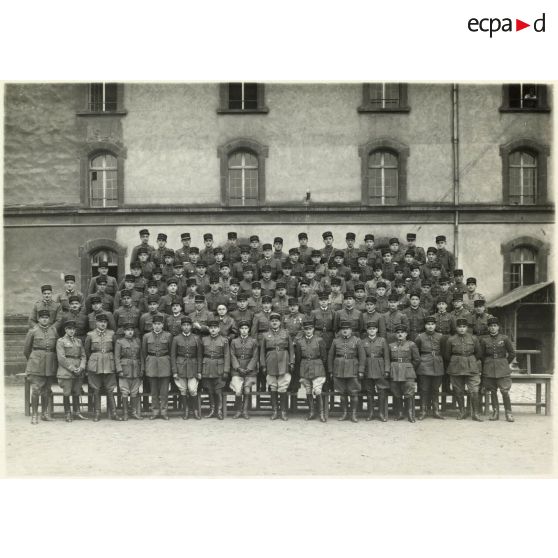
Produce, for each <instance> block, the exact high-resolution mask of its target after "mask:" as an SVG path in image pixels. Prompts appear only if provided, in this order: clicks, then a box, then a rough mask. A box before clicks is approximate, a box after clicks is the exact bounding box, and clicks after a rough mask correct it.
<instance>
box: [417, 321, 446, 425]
mask: <svg viewBox="0 0 558 558" xmlns="http://www.w3.org/2000/svg"><path fill="white" fill-rule="evenodd" d="M425 329H426V331H424V332H422V333H419V334H418V335H417V337H416V338H415V345H416V346H417V348H418V350H419V354H420V364H419V366H418V368H417V376H418V387H419V392H420V412H419V415H418V419H419V420H423V419H424V418H425V417H426V414H427V413H428V407H429V405H430V403H432V416H433V417H434V418H437V419H442V420H444V417H443V416H442V415H441V414H440V409H439V406H438V397H439V392H440V386H441V385H442V377H443V375H444V361H443V359H442V352H441V349H442V337H443V335H442V334H441V333H439V332H438V331H436V318H435V317H434V316H428V317H427V318H426V319H425Z"/></svg>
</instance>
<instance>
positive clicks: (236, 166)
mask: <svg viewBox="0 0 558 558" xmlns="http://www.w3.org/2000/svg"><path fill="white" fill-rule="evenodd" d="M228 188H229V204H230V205H241V206H246V205H258V157H257V156H256V155H254V154H253V153H250V152H249V151H236V152H235V153H232V154H231V155H229V164H228Z"/></svg>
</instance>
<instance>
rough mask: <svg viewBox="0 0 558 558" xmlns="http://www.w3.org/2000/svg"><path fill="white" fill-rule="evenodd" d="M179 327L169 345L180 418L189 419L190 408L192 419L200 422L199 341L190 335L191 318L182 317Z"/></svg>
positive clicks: (200, 364) (200, 363) (195, 336)
mask: <svg viewBox="0 0 558 558" xmlns="http://www.w3.org/2000/svg"><path fill="white" fill-rule="evenodd" d="M181 327H182V331H181V332H180V333H179V334H178V335H176V336H175V337H174V338H173V340H172V344H171V370H172V376H173V378H174V381H175V383H176V386H177V387H178V389H179V391H180V399H181V403H182V411H183V413H182V418H183V419H184V420H187V419H188V418H189V414H190V412H189V408H191V409H192V410H193V413H194V418H195V419H196V420H201V412H200V401H199V398H198V384H199V382H200V380H201V378H202V345H201V339H200V338H199V336H197V335H194V334H193V333H192V318H190V317H189V316H183V317H182V320H181ZM188 398H189V399H190V404H189V405H188Z"/></svg>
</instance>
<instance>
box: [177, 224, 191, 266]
mask: <svg viewBox="0 0 558 558" xmlns="http://www.w3.org/2000/svg"><path fill="white" fill-rule="evenodd" d="M180 241H181V242H182V248H179V249H178V250H175V251H174V261H175V262H178V263H180V264H182V265H183V267H184V264H185V263H186V262H187V261H188V260H189V259H190V244H191V242H192V237H191V236H190V233H188V232H185V233H182V234H181V235H180Z"/></svg>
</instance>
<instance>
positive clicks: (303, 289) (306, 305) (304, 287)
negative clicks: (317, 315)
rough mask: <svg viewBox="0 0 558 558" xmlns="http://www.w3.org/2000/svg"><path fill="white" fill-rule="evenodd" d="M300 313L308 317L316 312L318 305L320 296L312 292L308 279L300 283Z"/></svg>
mask: <svg viewBox="0 0 558 558" xmlns="http://www.w3.org/2000/svg"><path fill="white" fill-rule="evenodd" d="M298 304H299V307H300V311H301V312H302V313H303V314H306V315H307V316H309V315H310V313H311V312H312V310H315V309H316V308H317V307H318V305H319V303H318V296H317V295H316V294H314V293H313V292H312V291H311V290H310V282H309V281H308V280H307V279H302V280H301V281H300V297H299V299H298Z"/></svg>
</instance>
